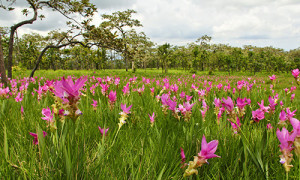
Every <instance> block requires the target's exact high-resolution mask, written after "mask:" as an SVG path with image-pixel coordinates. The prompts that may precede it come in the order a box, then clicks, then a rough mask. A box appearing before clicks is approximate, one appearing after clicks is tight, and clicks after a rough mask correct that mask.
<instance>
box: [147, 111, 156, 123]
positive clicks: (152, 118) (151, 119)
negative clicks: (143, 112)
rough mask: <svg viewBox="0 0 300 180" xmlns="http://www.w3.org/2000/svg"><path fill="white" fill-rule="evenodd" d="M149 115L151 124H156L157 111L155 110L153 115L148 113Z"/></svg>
mask: <svg viewBox="0 0 300 180" xmlns="http://www.w3.org/2000/svg"><path fill="white" fill-rule="evenodd" d="M148 115H149V118H150V123H151V126H153V125H154V120H155V117H156V116H155V113H154V112H153V114H152V116H150V114H148Z"/></svg>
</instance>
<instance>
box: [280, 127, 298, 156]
mask: <svg viewBox="0 0 300 180" xmlns="http://www.w3.org/2000/svg"><path fill="white" fill-rule="evenodd" d="M276 135H277V137H278V140H279V141H280V143H281V144H280V149H281V150H284V149H285V150H289V151H291V150H292V149H293V148H292V145H293V142H294V139H295V137H296V135H297V134H296V131H294V133H292V134H290V133H289V131H288V130H287V129H286V128H285V127H283V128H282V130H281V131H280V130H279V129H277V131H276Z"/></svg>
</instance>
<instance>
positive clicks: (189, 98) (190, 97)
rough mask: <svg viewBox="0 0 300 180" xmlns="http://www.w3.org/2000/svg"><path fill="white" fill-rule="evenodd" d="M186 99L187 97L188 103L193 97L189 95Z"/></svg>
mask: <svg viewBox="0 0 300 180" xmlns="http://www.w3.org/2000/svg"><path fill="white" fill-rule="evenodd" d="M185 97H186V101H190V100H191V99H192V98H193V96H189V95H186V96H185Z"/></svg>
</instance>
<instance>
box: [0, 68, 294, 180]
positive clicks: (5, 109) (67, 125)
mask: <svg viewBox="0 0 300 180" xmlns="http://www.w3.org/2000/svg"><path fill="white" fill-rule="evenodd" d="M298 72H299V70H298V71H296V70H294V71H293V73H290V74H275V75H273V76H272V74H267V73H265V74H257V75H256V76H251V75H250V74H234V75H231V76H228V75H226V74H225V73H224V74H222V73H220V74H215V75H207V73H202V74H201V73H200V74H190V73H188V72H184V71H176V70H174V71H172V70H170V71H169V73H168V74H161V73H160V71H158V70H147V71H142V70H141V71H138V72H136V73H131V72H124V70H107V71H83V70H80V71H63V70H58V71H51V70H47V71H46V70H44V71H43V70H41V71H37V72H36V74H35V75H36V77H35V78H27V77H25V75H27V74H28V72H25V73H24V72H23V74H22V73H19V74H18V73H16V74H15V77H14V79H12V80H10V84H9V86H8V88H5V87H4V85H3V84H0V129H1V131H0V146H1V149H0V162H1V163H0V178H1V179H299V177H300V123H299V120H298V119H300V114H299V107H300V98H299V96H300V90H299V81H300V78H299V73H298ZM297 74H298V75H297Z"/></svg>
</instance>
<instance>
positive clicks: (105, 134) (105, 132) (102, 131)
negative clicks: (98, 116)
mask: <svg viewBox="0 0 300 180" xmlns="http://www.w3.org/2000/svg"><path fill="white" fill-rule="evenodd" d="M98 128H99V131H100V133H101V135H102V136H103V134H104V136H107V131H108V130H109V128H107V129H105V128H103V129H102V128H101V127H100V126H98Z"/></svg>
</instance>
